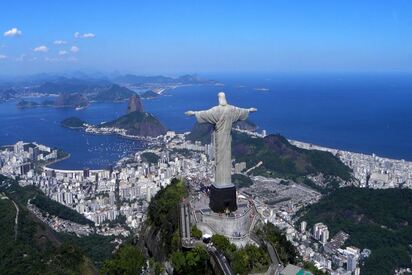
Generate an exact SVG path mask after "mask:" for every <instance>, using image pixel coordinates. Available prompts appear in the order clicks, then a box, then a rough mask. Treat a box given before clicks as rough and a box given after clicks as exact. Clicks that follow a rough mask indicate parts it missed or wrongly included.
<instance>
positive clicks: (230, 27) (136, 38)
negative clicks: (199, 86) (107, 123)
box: [0, 1, 412, 75]
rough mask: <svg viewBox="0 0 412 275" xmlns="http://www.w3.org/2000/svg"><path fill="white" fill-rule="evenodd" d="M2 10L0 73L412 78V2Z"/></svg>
mask: <svg viewBox="0 0 412 275" xmlns="http://www.w3.org/2000/svg"><path fill="white" fill-rule="evenodd" d="M1 6H2V10H3V11H7V12H3V14H2V16H1V18H0V28H1V29H0V31H1V37H0V69H1V70H2V71H3V74H9V75H16V74H30V73H41V72H52V73H61V72H68V71H76V70H84V71H103V72H113V71H121V72H133V73H141V74H154V73H162V74H169V75H173V74H180V73H187V72H191V73H211V72H279V71H280V72H319V71H383V72H386V71H391V72H393V71H402V72H410V71H411V65H412V60H411V56H412V47H411V45H412V38H411V37H410V35H409V29H410V28H409V25H410V18H411V15H412V9H410V6H411V4H410V3H409V2H407V1H383V2H380V3H375V2H373V3H372V2H371V1H364V2H362V3H359V2H355V1H345V3H342V2H341V3H338V2H330V1H315V2H310V3H309V2H308V3H295V4H293V3H286V2H282V1H275V2H269V1H263V2H259V3H248V2H244V1H241V2H234V1H228V2H215V1H212V2H210V1H208V2H207V3H206V2H185V1H178V2H173V3H169V2H166V1H165V2H162V1H160V2H152V3H134V2H131V1H126V2H122V3H121V5H119V4H118V3H115V2H109V1H107V2H105V3H103V4H101V3H100V2H97V1H87V2H82V1H70V2H67V3H64V2H48V1H40V2H36V3H32V2H29V1H23V3H22V2H16V3H7V5H6V4H2V5H1ZM51 11H52V12H51Z"/></svg>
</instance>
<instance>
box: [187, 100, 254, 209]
mask: <svg viewBox="0 0 412 275" xmlns="http://www.w3.org/2000/svg"><path fill="white" fill-rule="evenodd" d="M218 99H219V105H218V106H215V107H213V108H211V109H209V110H206V111H196V112H194V111H188V112H186V113H185V114H186V115H189V116H193V115H194V116H196V119H197V122H199V123H210V124H212V125H213V126H214V131H215V135H214V145H215V182H214V184H213V185H212V188H211V194H210V207H211V209H212V210H213V211H215V212H224V211H228V210H229V211H234V210H236V209H237V205H236V188H235V186H234V185H233V183H232V180H231V171H232V150H231V143H232V136H231V131H232V125H233V123H235V122H236V121H239V120H245V119H246V118H247V117H248V116H249V113H250V112H255V111H256V109H255V108H249V109H244V108H239V107H236V106H232V105H229V104H227V101H226V97H225V93H223V92H221V93H219V94H218Z"/></svg>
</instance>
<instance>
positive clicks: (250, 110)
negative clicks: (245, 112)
mask: <svg viewBox="0 0 412 275" xmlns="http://www.w3.org/2000/svg"><path fill="white" fill-rule="evenodd" d="M256 111H257V109H256V108H249V112H256Z"/></svg>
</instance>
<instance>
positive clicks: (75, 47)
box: [70, 46, 80, 53]
mask: <svg viewBox="0 0 412 275" xmlns="http://www.w3.org/2000/svg"><path fill="white" fill-rule="evenodd" d="M70 51H71V52H72V53H77V52H79V51H80V49H79V47H77V46H72V47H71V48H70Z"/></svg>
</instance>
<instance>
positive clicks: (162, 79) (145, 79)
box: [112, 74, 217, 85]
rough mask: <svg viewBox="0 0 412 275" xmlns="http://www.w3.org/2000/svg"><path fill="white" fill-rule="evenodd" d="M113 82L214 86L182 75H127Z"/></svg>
mask: <svg viewBox="0 0 412 275" xmlns="http://www.w3.org/2000/svg"><path fill="white" fill-rule="evenodd" d="M112 81H113V82H115V83H119V84H135V85H136V84H214V83H217V82H216V81H214V80H208V79H203V78H200V77H198V76H196V75H189V74H188V75H182V76H179V77H176V78H173V77H168V76H162V75H157V76H139V75H134V74H127V75H121V76H117V77H115V78H113V79H112Z"/></svg>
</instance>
